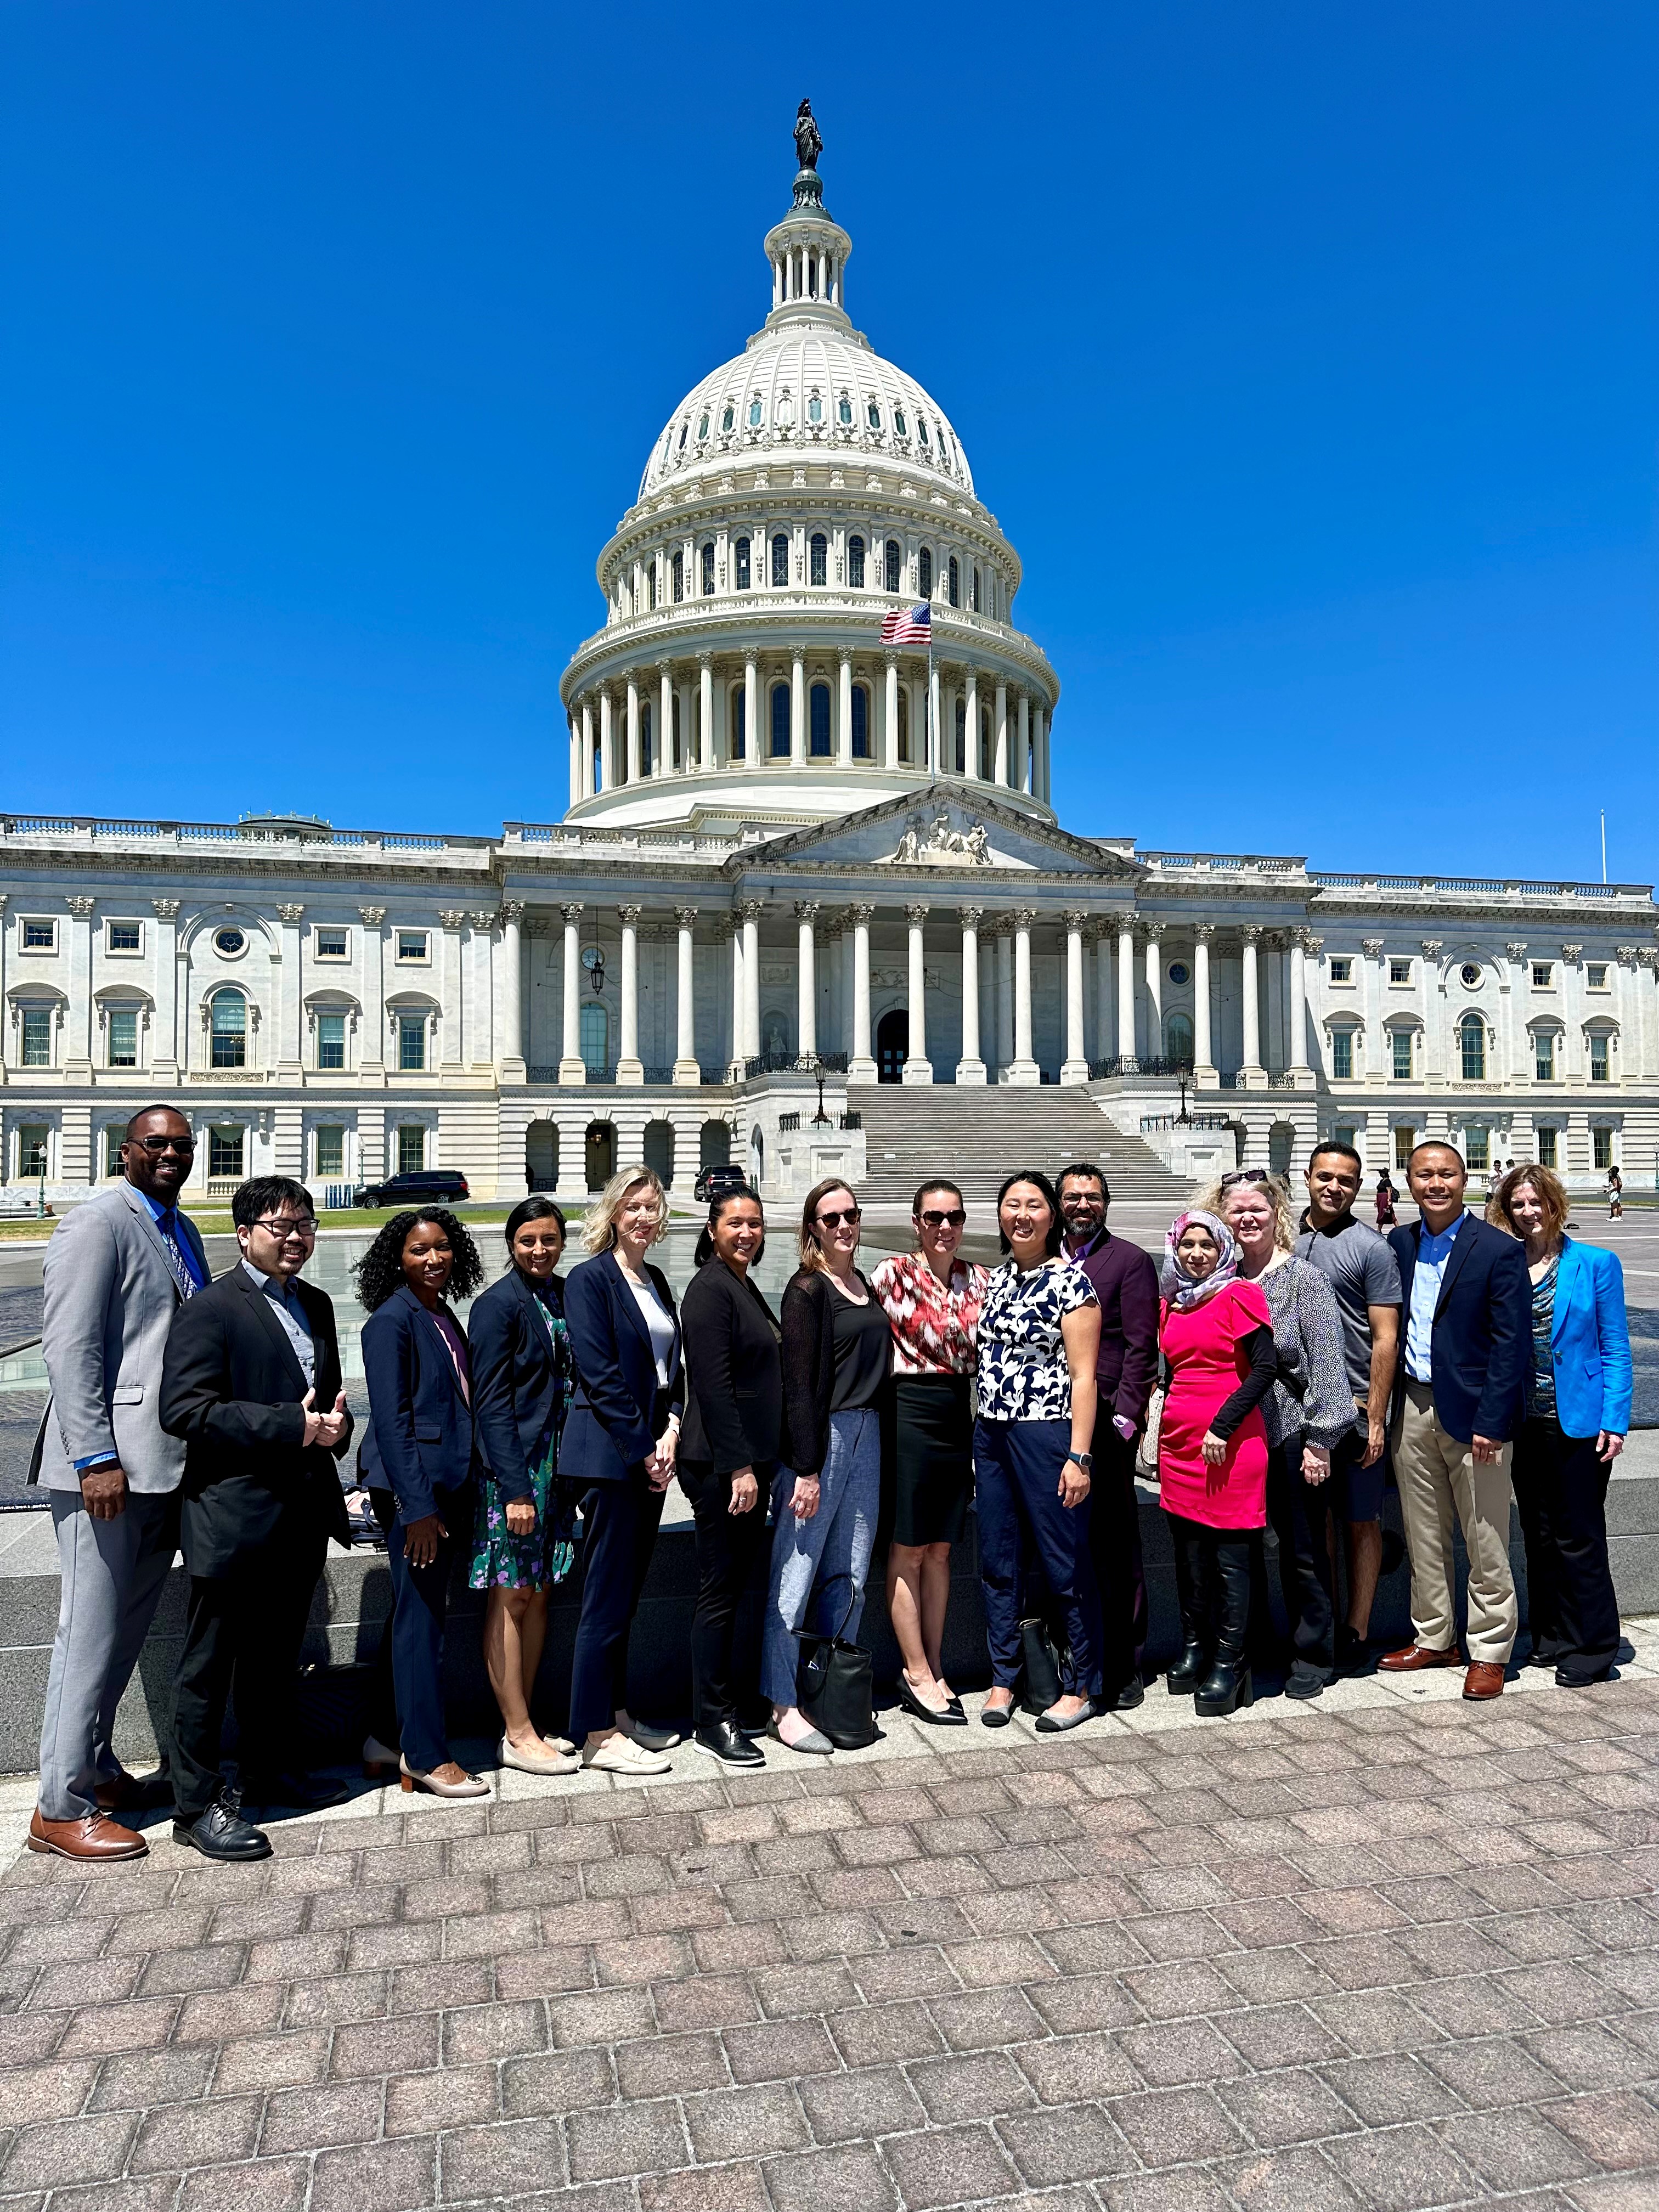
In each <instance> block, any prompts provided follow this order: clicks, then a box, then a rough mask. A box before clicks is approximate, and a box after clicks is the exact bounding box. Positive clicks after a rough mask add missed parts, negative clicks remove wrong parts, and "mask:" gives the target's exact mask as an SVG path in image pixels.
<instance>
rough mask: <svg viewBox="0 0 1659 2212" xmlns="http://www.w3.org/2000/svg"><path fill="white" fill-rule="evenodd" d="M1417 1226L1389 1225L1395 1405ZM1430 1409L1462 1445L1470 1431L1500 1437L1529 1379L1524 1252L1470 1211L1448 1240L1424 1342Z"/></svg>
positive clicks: (1402, 1371) (1516, 1419)
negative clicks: (1394, 1284)
mask: <svg viewBox="0 0 1659 2212" xmlns="http://www.w3.org/2000/svg"><path fill="white" fill-rule="evenodd" d="M1418 1237H1419V1224H1416V1223H1413V1225H1411V1226H1410V1227H1409V1228H1406V1229H1393V1230H1390V1231H1389V1243H1390V1244H1391V1245H1392V1246H1393V1248H1394V1253H1395V1258H1396V1259H1397V1260H1398V1261H1399V1262H1400V1287H1401V1306H1400V1364H1399V1366H1398V1367H1397V1368H1396V1369H1395V1406H1396V1407H1398V1406H1399V1404H1400V1402H1401V1398H1402V1396H1403V1394H1404V1390H1405V1385H1406V1381H1407V1375H1406V1340H1407V1328H1408V1325H1409V1323H1410V1320H1411V1310H1412V1280H1413V1276H1414V1275H1415V1274H1416V1273H1417V1244H1418ZM1429 1364H1430V1367H1431V1370H1432V1373H1433V1377H1434V1381H1433V1389H1434V1410H1435V1412H1436V1413H1437V1414H1438V1416H1439V1419H1440V1425H1441V1427H1442V1428H1443V1429H1444V1430H1445V1431H1446V1432H1447V1434H1448V1435H1449V1436H1452V1437H1456V1438H1457V1440H1458V1442H1459V1443H1469V1442H1470V1441H1471V1440H1472V1439H1473V1438H1474V1437H1491V1438H1492V1440H1493V1442H1494V1443H1503V1442H1504V1441H1505V1440H1506V1439H1507V1438H1509V1437H1512V1436H1513V1435H1514V1434H1515V1431H1516V1429H1517V1428H1518V1427H1519V1425H1520V1423H1521V1417H1522V1398H1523V1394H1524V1392H1525V1390H1526V1387H1527V1377H1528V1375H1529V1374H1530V1373H1531V1372H1532V1285H1531V1283H1530V1281H1529V1280H1528V1276H1527V1260H1526V1254H1525V1252H1524V1251H1523V1249H1522V1247H1521V1245H1520V1244H1519V1243H1517V1242H1516V1239H1515V1238H1514V1237H1507V1236H1505V1235H1504V1231H1502V1230H1501V1229H1494V1228H1493V1227H1492V1225H1491V1223H1490V1222H1486V1221H1481V1220H1479V1219H1478V1218H1476V1217H1475V1215H1474V1214H1473V1213H1470V1214H1468V1215H1466V1216H1465V1218H1464V1221H1463V1226H1462V1228H1461V1229H1460V1230H1459V1231H1458V1232H1457V1235H1456V1237H1455V1238H1454V1239H1453V1242H1452V1248H1451V1253H1450V1256H1449V1258H1448V1260H1447V1261H1446V1272H1445V1273H1444V1274H1443V1276H1442V1277H1441V1279H1440V1297H1439V1299H1438V1301H1437V1304H1436V1306H1435V1310H1434V1328H1433V1332H1432V1334H1431V1337H1430V1340H1429Z"/></svg>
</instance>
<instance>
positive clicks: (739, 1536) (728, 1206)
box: [676, 1188, 783, 1766]
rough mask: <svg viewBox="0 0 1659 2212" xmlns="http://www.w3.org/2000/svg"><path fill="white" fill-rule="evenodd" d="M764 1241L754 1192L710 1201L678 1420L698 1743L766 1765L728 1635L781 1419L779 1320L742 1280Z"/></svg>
mask: <svg viewBox="0 0 1659 2212" xmlns="http://www.w3.org/2000/svg"><path fill="white" fill-rule="evenodd" d="M765 1243H766V1217H765V1215H764V1214H763V1212H762V1211H761V1202H760V1200H759V1199H758V1198H757V1196H756V1195H755V1194H754V1192H753V1191H752V1190H750V1189H748V1188H739V1189H738V1190H732V1191H727V1192H726V1194H724V1196H722V1197H720V1198H717V1199H716V1200H714V1204H713V1205H712V1206H710V1207H709V1209H708V1227H707V1229H705V1230H704V1231H703V1233H702V1238H701V1240H700V1241H699V1243H698V1245H697V1273H696V1276H695V1277H694V1278H693V1279H692V1281H691V1283H690V1286H689V1288H688V1289H687V1291H686V1293H685V1297H684V1300H683V1301H682V1303H681V1306H680V1328H681V1330H682V1332H683V1334H684V1341H685V1419H684V1425H682V1427H681V1430H680V1445H679V1456H678V1462H677V1463H676V1470H677V1472H678V1476H679V1482H680V1488H681V1489H682V1490H683V1491H684V1492H685V1494H686V1496H687V1498H690V1501H691V1510H692V1513H693V1514H694V1515H695V1516H696V1523H697V1610H696V1615H695V1617H694V1618H693V1620H692V1623H691V1671H692V1675H693V1678H694V1680H695V1683H696V1705H697V1727H696V1736H695V1737H694V1738H693V1741H695V1742H696V1744H697V1745H698V1747H700V1748H701V1749H702V1750H703V1751H706V1752H708V1753H711V1754H712V1755H713V1756H714V1758H715V1759H720V1760H721V1761H723V1762H724V1764H725V1765H727V1766H763V1765H765V1763H766V1762H765V1760H764V1759H763V1758H762V1756H761V1754H760V1753H759V1752H758V1751H757V1749H756V1748H755V1747H754V1745H753V1744H752V1743H750V1741H749V1739H748V1737H747V1736H746V1735H743V1734H742V1733H741V1732H740V1730H739V1729H738V1709H737V1699H736V1698H735V1696H734V1695H733V1693H732V1627H733V1626H734V1624H735V1622H736V1620H737V1612H738V1599H739V1598H740V1597H741V1596H742V1595H743V1591H744V1585H745V1583H747V1582H748V1581H749V1580H750V1575H751V1572H752V1571H753V1569H754V1567H755V1565H756V1564H757V1561H758V1559H759V1558H760V1554H761V1551H762V1548H763V1546H764V1544H765V1541H766V1513H765V1510H764V1508H763V1506H762V1505H761V1504H760V1498H761V1491H762V1486H763V1485H764V1486H766V1487H767V1489H770V1487H771V1482H772V1476H773V1473H774V1470H775V1468H776V1466H777V1462H778V1437H779V1432H780V1431H781V1426H782V1422H783V1368H782V1364H781V1361H780V1358H779V1354H778V1343H779V1334H778V1324H777V1322H776V1321H775V1319H774V1318H773V1315H772V1310H771V1308H770V1307H769V1305H768V1304H767V1303H766V1301H765V1299H764V1298H763V1297H762V1296H761V1294H760V1292H759V1291H757V1289H756V1287H755V1285H753V1283H751V1282H750V1279H749V1270H750V1267H751V1266H752V1264H753V1263H754V1262H755V1261H757V1260H758V1259H759V1258H760V1256H761V1253H762V1251H763V1249H764V1246H765Z"/></svg>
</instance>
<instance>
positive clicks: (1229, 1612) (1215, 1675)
mask: <svg viewBox="0 0 1659 2212" xmlns="http://www.w3.org/2000/svg"><path fill="white" fill-rule="evenodd" d="M1206 1536H1207V1539H1208V1547H1209V1549H1210V1551H1211V1554H1212V1559H1213V1560H1214V1563H1215V1571H1216V1579H1217V1581H1218V1583H1219V1584H1220V1587H1221V1632H1220V1635H1219V1636H1218V1638H1217V1640H1216V1653H1215V1664H1214V1665H1213V1666H1212V1668H1211V1669H1210V1671H1209V1673H1208V1674H1206V1676H1205V1678H1204V1680H1203V1681H1202V1682H1201V1683H1200V1684H1199V1685H1198V1686H1197V1694H1196V1695H1195V1697H1194V1700H1193V1705H1194V1711H1198V1712H1200V1713H1203V1714H1205V1715H1206V1716H1209V1717H1218V1716H1220V1715H1222V1714H1225V1713H1231V1712H1232V1711H1235V1710H1236V1709H1237V1707H1238V1706H1240V1705H1250V1704H1252V1703H1254V1701H1255V1691H1254V1689H1253V1688H1252V1686H1251V1682H1250V1665H1249V1652H1248V1645H1249V1633H1250V1538H1249V1531H1248V1530H1243V1531H1238V1532H1237V1533H1236V1532H1234V1531H1232V1530H1227V1531H1225V1532H1224V1531H1222V1530H1219V1529H1214V1530H1209V1531H1206Z"/></svg>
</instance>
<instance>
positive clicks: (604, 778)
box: [599, 691, 619, 791]
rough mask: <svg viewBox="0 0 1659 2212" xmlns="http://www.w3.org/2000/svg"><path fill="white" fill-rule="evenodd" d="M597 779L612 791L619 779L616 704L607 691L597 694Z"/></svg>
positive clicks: (607, 789) (606, 788)
mask: <svg viewBox="0 0 1659 2212" xmlns="http://www.w3.org/2000/svg"><path fill="white" fill-rule="evenodd" d="M599 781H600V782H601V784H602V785H603V786H604V787H605V790H606V791H614V790H615V789H616V788H617V782H618V781H619V779H618V777H617V705H616V702H615V700H614V699H613V698H612V697H611V694H610V692H609V691H601V692H600V694H599Z"/></svg>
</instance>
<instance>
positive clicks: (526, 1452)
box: [469, 1198, 580, 1774]
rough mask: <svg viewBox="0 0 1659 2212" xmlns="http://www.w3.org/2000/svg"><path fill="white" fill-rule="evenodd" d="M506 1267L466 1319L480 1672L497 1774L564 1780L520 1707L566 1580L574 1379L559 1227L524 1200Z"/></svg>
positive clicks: (559, 1746)
mask: <svg viewBox="0 0 1659 2212" xmlns="http://www.w3.org/2000/svg"><path fill="white" fill-rule="evenodd" d="M507 1252H508V1254H509V1255H510V1256H511V1259H512V1262H513V1264H512V1266H511V1267H509V1268H508V1269H507V1273H505V1274H504V1275H503V1276H501V1279H500V1280H499V1281H498V1282H495V1283H492V1284H491V1285H490V1287H489V1289H488V1290H487V1291H485V1292H484V1293H483V1297H481V1298H479V1299H478V1300H477V1304H475V1305H474V1306H473V1308H472V1311H471V1316H469V1327H470V1330H471V1339H472V1424H473V1434H474V1436H475V1437H476V1438H477V1447H478V1455H479V1458H480V1460H481V1462H483V1465H482V1468H481V1474H480V1480H479V1483H478V1504H477V1520H476V1522H475V1524H474V1530H473V1543H472V1573H471V1584H472V1587H473V1589H483V1590H488V1591H489V1597H488V1598H487V1599H486V1601H485V1605H484V1637H483V1644H484V1663H485V1665H486V1666H487V1667H488V1668H489V1686H490V1687H491V1689H492V1690H494V1692H495V1702H496V1704H497V1705H499V1706H500V1707H501V1718H502V1721H503V1722H504V1723H505V1725H506V1733H505V1735H503V1736H502V1738H501V1749H500V1753H499V1757H500V1759H501V1765H503V1766H515V1767H518V1768H519V1769H520V1771H522V1772H524V1773H526V1774H574V1772H575V1771H576V1769H577V1767H578V1765H579V1764H580V1762H579V1760H578V1759H576V1757H575V1753H574V1747H573V1746H572V1745H571V1744H570V1743H569V1742H568V1741H566V1740H565V1739H564V1738H562V1737H557V1738H554V1739H551V1740H550V1739H549V1738H547V1737H545V1736H544V1735H542V1734H541V1732H540V1730H539V1729H538V1728H537V1727H536V1725H535V1723H534V1722H533V1721H532V1719H531V1717H530V1705H531V1699H532V1696H533V1694H534V1692H535V1687H536V1674H537V1670H538V1668H539V1667H540V1665H541V1659H542V1647H543V1645H544V1643H545V1642H546V1638H547V1593H548V1591H549V1590H550V1589H551V1588H552V1586H553V1584H554V1583H558V1582H562V1581H563V1579H564V1577H565V1576H566V1575H568V1573H569V1571H570V1564H571V1551H572V1544H571V1540H572V1535H573V1533H574V1528H575V1523H576V1502H575V1498H574V1492H572V1490H571V1487H570V1486H569V1485H568V1484H566V1483H562V1482H561V1481H560V1480H559V1479H558V1474H557V1469H558V1459H559V1431H560V1430H561V1429H562V1427H563V1426H564V1415H565V1407H566V1405H567V1404H568V1401H569V1396H570V1386H571V1382H572V1379H573V1376H574V1361H573V1360H572V1358H571V1352H570V1338H569V1335H568V1333H567V1331H566V1328H565V1323H564V1296H563V1290H564V1286H563V1285H562V1283H561V1282H560V1280H559V1279H558V1277H557V1276H556V1274H555V1273H554V1272H553V1271H554V1269H555V1268H556V1267H557V1266H558V1264H559V1261H560V1259H561V1258H562V1256H563V1253H564V1216H563V1214H562V1212H560V1211H559V1209H558V1207H557V1206H555V1204H554V1203H553V1201H552V1200H551V1199H550V1198H527V1199H526V1200H525V1201H524V1203H523V1204H522V1205H521V1206H514V1208H513V1212H511V1213H510V1214H509V1215H508V1216H507Z"/></svg>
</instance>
